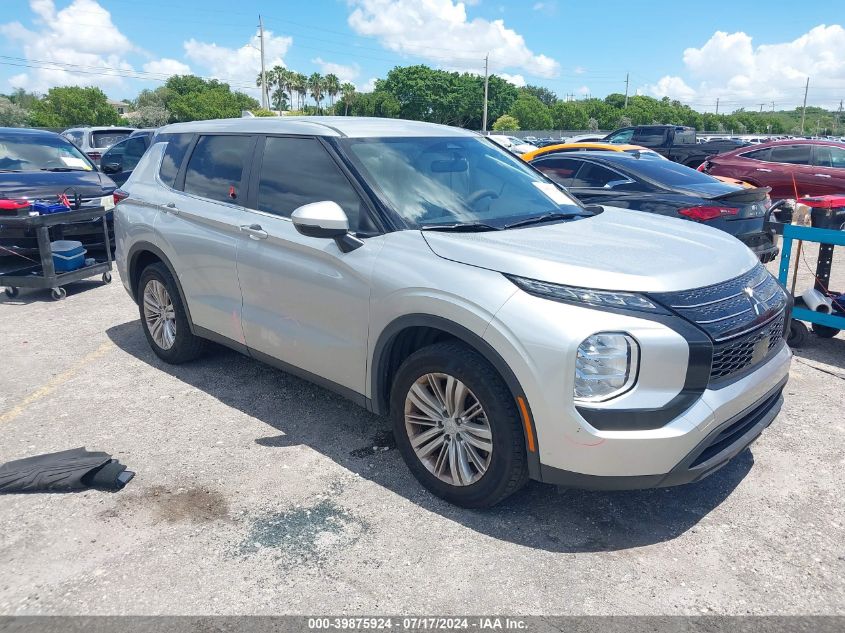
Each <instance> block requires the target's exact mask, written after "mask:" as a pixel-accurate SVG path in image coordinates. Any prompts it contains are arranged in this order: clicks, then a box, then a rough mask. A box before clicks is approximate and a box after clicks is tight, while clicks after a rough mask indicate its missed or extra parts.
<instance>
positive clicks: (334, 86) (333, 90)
mask: <svg viewBox="0 0 845 633" xmlns="http://www.w3.org/2000/svg"><path fill="white" fill-rule="evenodd" d="M323 87H324V89H325V91H326V94H327V95H328V96H329V107H332V108H333V107H334V98H335V97H336V96H337V93H338V92H340V79H338V77H337V75H335V74H334V73H329V74H327V75H326V76H325V77H324V78H323Z"/></svg>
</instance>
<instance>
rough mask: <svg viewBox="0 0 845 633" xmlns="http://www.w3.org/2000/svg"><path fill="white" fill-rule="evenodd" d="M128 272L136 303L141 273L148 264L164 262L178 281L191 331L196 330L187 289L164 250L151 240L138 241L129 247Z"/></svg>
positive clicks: (178, 288)
mask: <svg viewBox="0 0 845 633" xmlns="http://www.w3.org/2000/svg"><path fill="white" fill-rule="evenodd" d="M126 261H127V273H128V274H129V287H130V289H131V292H132V298H133V299H134V300H135V303H138V282H139V281H140V280H141V274H142V273H143V272H144V269H145V268H146V267H147V266H150V265H151V264H155V263H158V262H160V263H162V264H164V265H165V266H166V267H167V270H168V271H169V272H170V276H171V277H173V281H174V282H176V289H177V290H178V292H179V298H180V299H181V300H182V305H183V306H184V307H185V312H186V314H187V317H188V324H189V325H190V326H191V332H192V333H195V332H194V320H193V319H192V318H191V307H190V305H188V301H187V300H186V297H185V291H184V290H183V289H182V282H181V281H179V276H178V275H177V274H176V269H175V268H174V267H173V264H172V263H171V262H170V259H169V258H168V257H167V255H165V254H164V252H163V251H162V250H161V249H160V248H159V247H158V246H155V245H154V244H150V243H149V242H136V243H135V244H133V245H132V247H131V248H130V249H129V254H128V256H127V258H126Z"/></svg>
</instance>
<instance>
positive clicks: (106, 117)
mask: <svg viewBox="0 0 845 633" xmlns="http://www.w3.org/2000/svg"><path fill="white" fill-rule="evenodd" d="M120 122H121V118H120V115H119V114H118V113H117V111H116V110H115V109H114V108H113V107H111V106H110V105H109V102H108V98H107V97H106V95H105V93H104V92H103V91H102V90H100V89H99V88H93V87H87V88H81V87H79V86H65V87H60V88H50V90H49V91H48V92H47V94H46V95H45V96H44V98H43V99H41V100H40V101H38V102H37V103H36V104H35V106H34V107H33V110H32V124H33V125H34V126H36V127H54V128H63V127H71V126H74V125H117V124H118V123H120Z"/></svg>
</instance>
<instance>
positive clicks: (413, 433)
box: [405, 373, 493, 486]
mask: <svg viewBox="0 0 845 633" xmlns="http://www.w3.org/2000/svg"><path fill="white" fill-rule="evenodd" d="M405 431H406V432H407V433H408V438H409V439H410V440H411V447H412V448H413V449H414V453H416V455H417V458H418V459H419V460H420V461H421V462H422V463H423V465H424V466H425V467H426V468H427V469H428V470H429V472H431V473H432V474H433V475H434V476H435V477H437V478H438V479H440V481H443V482H445V483H447V484H451V485H453V486H468V485H470V484H473V483H475V482H476V481H478V480H479V479H481V477H482V476H483V475H484V473H485V472H487V468H488V467H489V466H490V458H491V457H492V456H493V433H492V430H491V428H490V422H489V421H488V420H487V415H486V413H485V412H484V408H483V407H482V406H481V403H480V402H479V401H478V398H476V397H475V394H473V393H472V391H470V390H469V389H468V388H467V386H466V385H465V384H464V383H462V382H461V381H460V380H458V379H457V378H455V377H454V376H450V375H449V374H441V373H432V374H425V375H423V376H420V377H419V378H418V379H417V380H416V382H414V384H413V385H411V388H410V389H409V390H408V394H407V395H406V396H405Z"/></svg>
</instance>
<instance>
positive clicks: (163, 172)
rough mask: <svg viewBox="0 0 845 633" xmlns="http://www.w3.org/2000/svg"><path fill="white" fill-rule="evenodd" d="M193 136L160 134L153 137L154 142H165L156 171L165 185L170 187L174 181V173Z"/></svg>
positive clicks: (176, 171) (177, 170)
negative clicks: (159, 164)
mask: <svg viewBox="0 0 845 633" xmlns="http://www.w3.org/2000/svg"><path fill="white" fill-rule="evenodd" d="M193 138H194V137H193V134H160V135H158V136H156V137H155V138H154V139H153V142H154V143H160V142H162V141H164V142H166V143H167V148H166V149H165V150H164V157H163V158H162V159H161V167H160V168H159V171H158V176H159V178H161V181H162V182H163V183H164V184H166V185H167V186H169V187H172V186H173V185H174V183H175V182H176V175H177V174H178V173H179V168H180V167H181V166H182V160H183V159H184V158H185V152H187V151H188V146H189V145H190V144H191V141H192V140H193Z"/></svg>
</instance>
